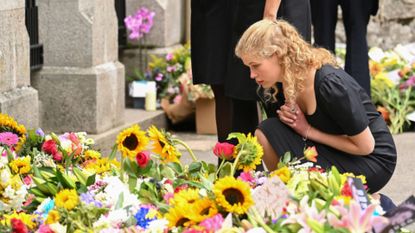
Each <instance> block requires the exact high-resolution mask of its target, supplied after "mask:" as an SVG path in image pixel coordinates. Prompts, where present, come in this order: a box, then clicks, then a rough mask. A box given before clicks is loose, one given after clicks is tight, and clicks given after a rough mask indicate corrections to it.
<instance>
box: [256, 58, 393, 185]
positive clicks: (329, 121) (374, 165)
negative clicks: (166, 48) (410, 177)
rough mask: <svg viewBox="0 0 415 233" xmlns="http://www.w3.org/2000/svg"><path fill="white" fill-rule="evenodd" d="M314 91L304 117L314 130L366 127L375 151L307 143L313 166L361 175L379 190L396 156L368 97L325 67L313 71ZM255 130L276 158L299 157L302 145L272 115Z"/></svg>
mask: <svg viewBox="0 0 415 233" xmlns="http://www.w3.org/2000/svg"><path fill="white" fill-rule="evenodd" d="M330 88H332V89H330ZM314 89H315V95H316V101H317V108H316V112H315V113H314V114H313V115H307V116H306V118H307V120H308V122H309V123H310V124H311V125H312V126H313V127H314V128H316V129H318V130H320V131H322V132H325V133H329V134H336V135H345V134H348V135H355V134H357V133H360V132H362V131H363V130H364V129H365V128H366V126H369V128H370V130H371V132H372V134H373V137H374V139H375V149H374V151H373V153H372V154H370V155H367V156H356V155H351V154H348V153H345V152H342V151H339V150H336V149H334V148H332V147H329V146H326V145H323V144H320V143H316V142H313V141H310V140H308V141H307V146H311V145H315V146H316V148H317V152H318V153H319V155H318V157H317V164H318V165H320V166H322V167H323V168H330V167H331V166H332V165H334V166H336V167H337V168H338V169H339V171H341V172H352V173H354V174H356V175H360V174H362V175H365V176H366V179H367V182H368V187H369V192H376V191H378V190H380V189H381V188H382V187H383V186H385V185H386V183H387V182H388V180H389V179H390V178H391V176H392V174H393V171H394V169H395V166H396V156H397V155H396V148H395V143H394V141H393V138H392V135H391V134H390V132H389V129H388V127H387V125H386V123H385V121H384V120H383V118H382V116H381V115H380V114H379V113H378V112H377V111H376V108H375V106H374V105H373V104H372V103H371V101H370V98H369V96H368V95H367V94H366V92H365V91H364V90H363V89H362V88H361V87H360V86H359V85H358V84H357V83H356V81H355V80H354V79H353V78H351V77H350V76H349V75H348V74H347V73H346V72H344V71H343V70H341V69H335V68H334V67H332V66H329V65H325V66H323V67H322V68H321V69H319V70H318V71H317V72H316V76H315V84H314ZM341 92H343V93H341ZM342 98H344V99H345V100H347V102H344V101H343V99H342ZM336 102H337V103H336ZM270 113H272V112H270ZM353 114H356V116H353ZM348 117H350V118H348ZM258 128H259V129H261V131H263V132H264V134H265V136H266V137H267V139H268V141H269V142H270V144H271V145H272V147H273V148H274V150H275V152H276V153H277V155H279V156H282V155H283V154H284V153H285V152H287V151H291V152H292V153H293V155H295V156H298V157H302V156H303V149H304V147H305V146H306V145H305V142H304V141H303V140H302V138H301V136H300V135H298V134H297V133H295V132H294V131H293V130H292V129H291V128H290V127H288V126H287V125H285V124H284V123H282V122H281V121H280V120H279V119H278V118H277V117H276V113H275V114H274V115H271V118H268V119H267V120H265V121H263V122H261V124H260V125H259V126H258ZM359 130H360V131H359Z"/></svg>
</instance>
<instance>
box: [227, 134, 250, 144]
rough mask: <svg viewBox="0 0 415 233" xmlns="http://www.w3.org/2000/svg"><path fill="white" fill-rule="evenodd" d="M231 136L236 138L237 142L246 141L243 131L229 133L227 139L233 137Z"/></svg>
mask: <svg viewBox="0 0 415 233" xmlns="http://www.w3.org/2000/svg"><path fill="white" fill-rule="evenodd" d="M233 138H236V139H238V142H239V143H244V142H245V141H246V136H245V134H243V133H230V134H229V135H228V138H227V140H230V139H233Z"/></svg>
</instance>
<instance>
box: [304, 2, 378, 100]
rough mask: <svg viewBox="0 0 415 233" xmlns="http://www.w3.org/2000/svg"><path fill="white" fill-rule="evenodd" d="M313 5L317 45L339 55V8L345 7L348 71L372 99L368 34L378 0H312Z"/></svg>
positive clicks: (343, 11) (344, 21) (346, 68)
mask: <svg viewBox="0 0 415 233" xmlns="http://www.w3.org/2000/svg"><path fill="white" fill-rule="evenodd" d="M310 3H311V12H312V14H311V15H312V22H313V28H314V41H315V44H316V45H318V46H322V47H324V48H327V49H329V50H331V51H332V52H333V53H334V52H335V28H336V23H337V7H338V5H340V6H341V8H342V14H343V16H342V18H343V24H344V27H345V31H346V64H345V70H346V72H347V73H349V74H350V75H351V76H352V77H353V78H355V79H356V81H357V82H358V83H359V84H360V85H361V86H362V87H363V88H364V89H365V91H366V92H367V93H368V95H369V96H370V76H369V66H368V47H367V40H366V33H367V25H368V23H369V19H370V15H371V14H372V15H374V14H376V12H377V9H378V4H379V2H378V0H365V1H361V0H311V1H310Z"/></svg>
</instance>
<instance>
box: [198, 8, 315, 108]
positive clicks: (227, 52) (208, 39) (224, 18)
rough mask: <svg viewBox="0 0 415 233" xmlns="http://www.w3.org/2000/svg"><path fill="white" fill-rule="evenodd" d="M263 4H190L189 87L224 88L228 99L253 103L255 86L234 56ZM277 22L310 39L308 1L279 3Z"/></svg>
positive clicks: (258, 16) (260, 13)
mask: <svg viewBox="0 0 415 233" xmlns="http://www.w3.org/2000/svg"><path fill="white" fill-rule="evenodd" d="M264 7H265V0H192V1H191V12H192V14H191V46H192V48H191V49H192V53H191V56H192V72H193V83H194V84H199V83H205V84H210V85H224V86H225V94H226V96H228V97H231V98H235V99H239V100H257V95H256V89H257V84H256V83H255V81H254V80H252V79H250V78H249V69H248V67H246V66H245V65H244V64H243V63H242V61H241V60H240V59H239V58H237V57H236V56H235V51H234V50H235V47H236V44H237V42H238V40H239V38H240V37H241V36H242V34H243V33H244V31H245V30H246V29H248V27H249V26H251V25H252V24H254V23H255V22H257V21H259V20H261V19H262V18H263V13H264ZM278 18H282V19H285V20H287V21H288V22H290V23H291V24H293V25H294V26H295V27H296V28H297V29H298V31H299V32H300V34H301V35H302V36H303V37H304V38H305V39H306V40H308V41H310V38H311V13H310V3H309V0H282V1H281V6H280V9H279V11H278Z"/></svg>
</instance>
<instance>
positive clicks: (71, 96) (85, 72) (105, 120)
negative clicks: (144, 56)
mask: <svg viewBox="0 0 415 233" xmlns="http://www.w3.org/2000/svg"><path fill="white" fill-rule="evenodd" d="M32 79H33V80H32V82H33V83H32V85H33V87H35V88H36V89H37V90H38V91H39V100H40V101H41V102H42V108H41V113H40V115H41V123H40V124H41V126H42V128H44V129H45V130H46V131H54V132H58V133H59V132H66V131H86V132H88V133H95V134H97V133H101V132H104V131H106V130H108V129H111V128H114V127H116V126H118V125H120V124H122V123H123V122H124V120H123V119H124V66H123V65H122V64H121V63H119V62H115V63H105V64H102V65H99V66H94V67H91V68H73V67H72V68H68V67H44V69H43V70H41V71H40V72H38V73H36V74H35V75H34V76H33V77H32Z"/></svg>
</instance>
